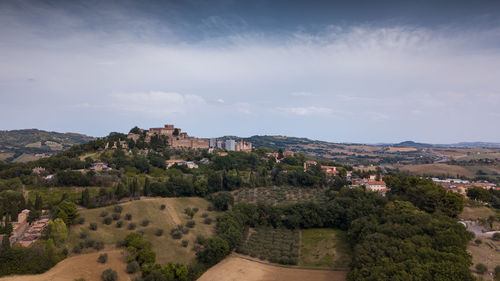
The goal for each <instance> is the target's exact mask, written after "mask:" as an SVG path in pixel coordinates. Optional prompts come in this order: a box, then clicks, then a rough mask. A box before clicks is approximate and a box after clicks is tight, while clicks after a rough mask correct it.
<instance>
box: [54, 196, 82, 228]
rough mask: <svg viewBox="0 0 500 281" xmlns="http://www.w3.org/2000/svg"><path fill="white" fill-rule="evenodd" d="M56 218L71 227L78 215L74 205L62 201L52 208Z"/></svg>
mask: <svg viewBox="0 0 500 281" xmlns="http://www.w3.org/2000/svg"><path fill="white" fill-rule="evenodd" d="M54 214H55V217H56V218H60V219H62V220H63V221H64V223H65V224H66V225H71V224H73V222H74V221H75V219H76V218H77V217H78V216H79V215H80V214H79V213H78V210H77V208H76V205H75V203H73V202H70V201H66V200H64V201H62V202H61V203H59V205H57V206H56V207H55V208H54Z"/></svg>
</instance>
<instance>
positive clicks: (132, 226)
mask: <svg viewBox="0 0 500 281" xmlns="http://www.w3.org/2000/svg"><path fill="white" fill-rule="evenodd" d="M135 228H136V224H135V223H133V222H131V223H130V224H129V225H128V229H129V230H134V229H135Z"/></svg>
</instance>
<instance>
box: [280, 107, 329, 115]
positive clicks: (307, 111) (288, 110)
mask: <svg viewBox="0 0 500 281" xmlns="http://www.w3.org/2000/svg"><path fill="white" fill-rule="evenodd" d="M276 111H278V112H281V113H285V114H294V115H299V116H332V114H333V110H332V109H331V108H326V107H316V106H306V107H277V108H276Z"/></svg>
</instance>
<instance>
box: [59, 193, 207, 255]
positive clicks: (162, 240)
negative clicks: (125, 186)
mask: <svg viewBox="0 0 500 281" xmlns="http://www.w3.org/2000/svg"><path fill="white" fill-rule="evenodd" d="M161 204H165V205H166V206H167V208H166V209H165V210H160V206H161ZM121 206H122V207H123V211H122V215H121V220H123V222H124V226H123V227H122V228H116V227H115V224H116V221H113V223H112V224H111V225H105V224H103V223H102V221H103V218H101V217H100V216H99V215H100V213H101V211H103V210H108V212H109V213H110V215H111V213H112V210H113V206H110V207H104V208H98V209H91V210H81V211H80V214H81V215H82V216H83V217H85V220H86V221H85V224H84V225H77V226H75V227H72V228H71V233H70V238H69V249H72V248H73V246H75V245H76V244H78V243H79V242H80V241H82V240H80V239H79V233H80V232H81V231H82V230H86V231H88V232H89V234H90V238H92V239H95V240H96V241H103V242H104V243H105V245H106V248H114V247H115V244H116V242H117V241H119V240H121V239H123V238H124V237H125V236H126V235H127V234H128V233H130V232H132V230H128V229H127V226H128V224H129V223H130V222H134V223H136V225H137V228H136V230H133V231H137V230H142V231H144V237H145V239H146V240H148V241H151V242H152V243H153V250H154V251H155V252H156V262H158V263H162V264H164V263H167V262H176V263H185V264H187V263H189V262H190V261H192V260H193V259H194V257H195V253H194V251H193V250H192V247H193V245H194V240H195V239H196V236H197V235H198V234H202V235H204V236H206V237H207V236H213V235H214V234H215V233H214V228H215V223H212V224H211V225H206V224H204V223H202V221H203V218H202V217H201V214H202V213H204V212H206V213H208V214H209V217H211V218H212V219H215V216H216V213H215V212H208V211H206V209H207V207H208V206H209V202H208V201H206V200H204V199H202V198H196V197H189V198H155V199H143V200H138V201H132V202H127V203H123V204H121ZM187 207H191V208H194V207H197V208H199V211H198V213H197V214H196V215H195V216H194V221H195V222H196V226H195V227H194V228H193V229H191V230H190V232H189V233H188V234H187V235H184V236H183V238H182V239H180V240H174V239H172V237H171V236H170V230H171V229H172V228H173V227H175V226H176V225H177V224H178V223H179V222H180V223H182V224H185V223H186V222H187V221H188V220H189V217H187V216H186V215H185V214H184V209H185V208H187ZM126 213H130V214H132V220H131V221H130V222H129V221H126V220H125V219H124V217H125V214H126ZM144 219H148V220H150V223H149V225H148V226H146V227H143V226H141V222H142V220H144ZM90 222H98V230H97V231H90V230H88V226H89V223H90ZM157 228H161V229H163V230H164V234H163V235H162V236H159V237H158V236H156V235H155V230H156V229H157ZM184 239H187V240H189V245H188V247H187V248H183V247H182V246H181V245H180V244H181V240H184Z"/></svg>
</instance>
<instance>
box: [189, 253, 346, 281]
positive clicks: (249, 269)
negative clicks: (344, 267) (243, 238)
mask: <svg viewBox="0 0 500 281" xmlns="http://www.w3.org/2000/svg"><path fill="white" fill-rule="evenodd" d="M346 275H347V272H346V271H327V270H306V269H296V268H286V267H278V266H272V265H267V264H263V263H259V262H255V261H249V260H246V259H242V258H239V257H234V256H230V257H228V258H226V259H225V260H223V261H222V262H220V263H219V264H217V265H215V266H214V267H212V268H210V269H209V270H208V271H207V272H205V273H204V274H203V275H202V276H201V277H200V278H199V279H198V281H303V280H307V281H343V280H346Z"/></svg>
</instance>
